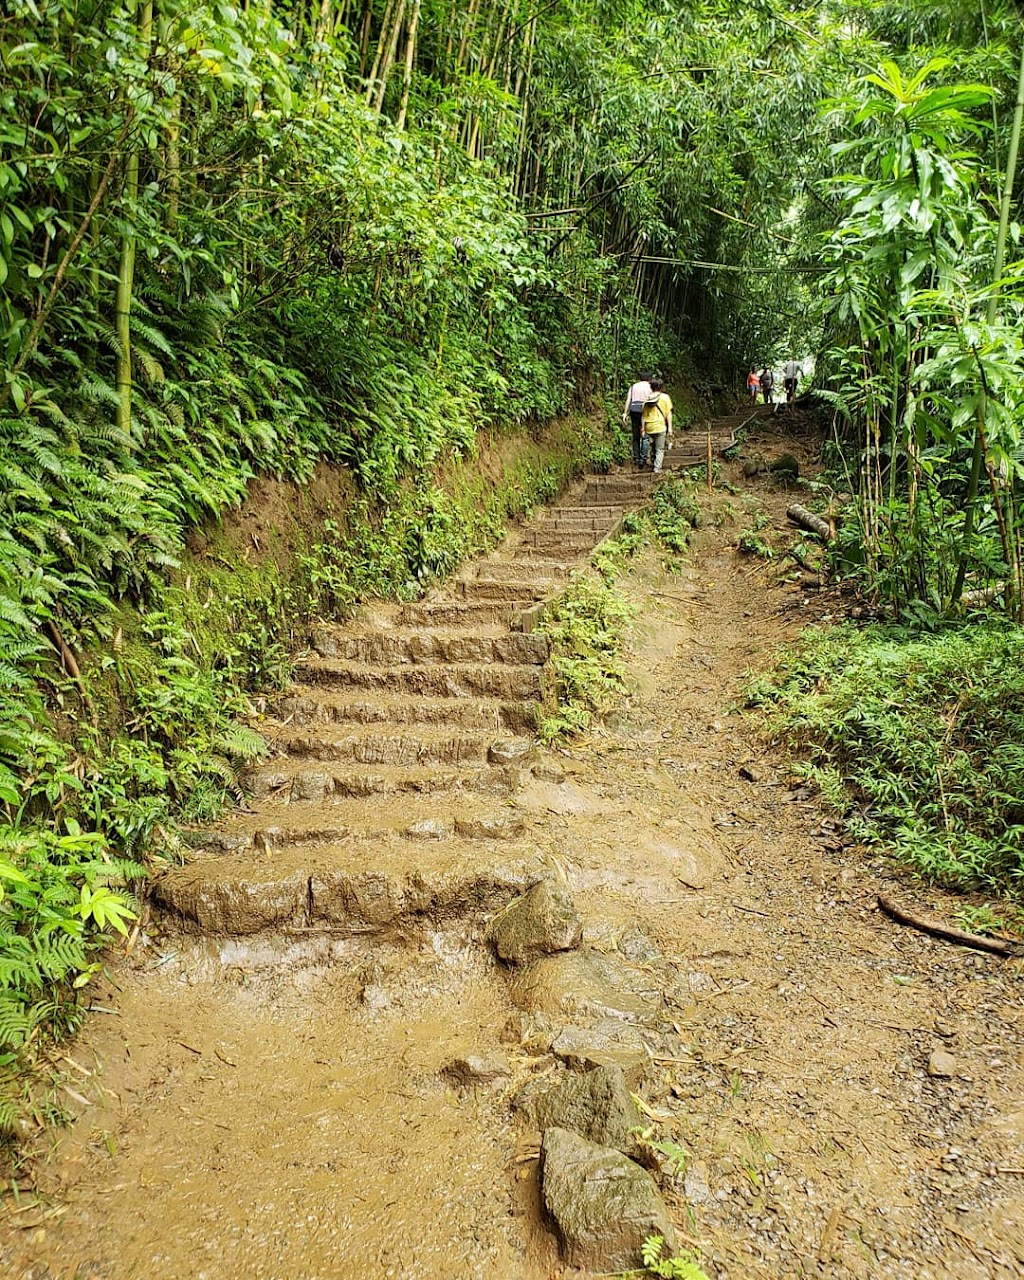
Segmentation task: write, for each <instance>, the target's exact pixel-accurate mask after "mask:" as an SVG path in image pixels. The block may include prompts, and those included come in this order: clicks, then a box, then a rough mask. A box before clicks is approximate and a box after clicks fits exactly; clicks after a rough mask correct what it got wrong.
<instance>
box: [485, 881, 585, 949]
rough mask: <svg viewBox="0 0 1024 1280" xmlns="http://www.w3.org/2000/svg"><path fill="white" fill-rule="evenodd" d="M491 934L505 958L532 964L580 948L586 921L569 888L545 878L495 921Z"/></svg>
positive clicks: (489, 934)
mask: <svg viewBox="0 0 1024 1280" xmlns="http://www.w3.org/2000/svg"><path fill="white" fill-rule="evenodd" d="M488 936H489V937H490V939H491V941H492V942H493V944H494V949H495V951H496V952H497V953H498V955H499V956H500V957H501V958H502V960H508V961H509V962H510V963H512V964H528V963H529V962H530V961H532V960H536V959H537V958H538V957H539V956H543V955H551V954H552V953H553V952H556V951H570V950H572V948H573V947H578V946H579V944H580V939H581V938H582V936H583V921H582V920H581V919H580V916H579V914H578V913H577V911H576V908H575V906H574V904H573V901H572V898H571V897H570V896H569V893H568V891H567V890H566V889H564V888H563V887H562V886H561V885H559V884H557V883H556V882H555V881H554V880H541V881H539V882H538V883H537V884H535V885H534V886H533V887H532V888H531V889H530V890H529V892H528V893H525V894H524V895H523V896H522V897H521V898H517V899H516V900H515V902H513V903H511V904H510V905H509V906H508V907H506V908H505V910H504V911H502V912H501V913H500V915H498V916H497V917H496V918H495V919H494V920H493V921H492V922H491V925H490V928H489V929H488Z"/></svg>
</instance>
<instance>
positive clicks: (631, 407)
mask: <svg viewBox="0 0 1024 1280" xmlns="http://www.w3.org/2000/svg"><path fill="white" fill-rule="evenodd" d="M653 376H654V375H653V374H650V373H642V374H641V375H640V379H639V381H637V382H634V383H633V385H632V386H631V387H630V389H629V391H628V392H627V393H626V405H625V408H624V409H623V410H622V425H623V426H626V424H627V423H628V424H629V425H630V427H631V429H632V432H633V466H634V467H645V466H646V465H647V452H648V443H647V437H646V436H645V435H644V430H643V421H644V409H646V407H647V401H648V400H650V399H651V398H652V391H651V378H652V377H653Z"/></svg>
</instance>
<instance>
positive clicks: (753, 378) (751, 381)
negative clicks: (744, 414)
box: [747, 365, 761, 404]
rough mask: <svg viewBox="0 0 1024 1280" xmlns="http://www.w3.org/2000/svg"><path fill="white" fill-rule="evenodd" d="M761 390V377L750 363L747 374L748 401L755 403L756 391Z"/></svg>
mask: <svg viewBox="0 0 1024 1280" xmlns="http://www.w3.org/2000/svg"><path fill="white" fill-rule="evenodd" d="M760 390H761V378H760V375H759V374H758V372H757V369H756V368H755V367H754V366H753V365H751V366H750V372H749V373H748V374H747V395H748V396H750V403H751V404H757V393H758V392H759V391H760Z"/></svg>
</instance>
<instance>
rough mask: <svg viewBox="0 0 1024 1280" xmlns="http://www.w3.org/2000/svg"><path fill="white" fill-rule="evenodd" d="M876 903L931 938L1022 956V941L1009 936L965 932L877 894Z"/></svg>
mask: <svg viewBox="0 0 1024 1280" xmlns="http://www.w3.org/2000/svg"><path fill="white" fill-rule="evenodd" d="M878 905H879V906H880V907H881V909H882V910H883V911H884V912H885V914H886V915H887V916H891V917H892V919H893V920H895V921H896V922H897V923H898V924H905V925H907V926H908V927H909V928H911V929H918V930H920V932H921V933H928V934H931V936H932V937H933V938H941V939H942V940H943V941H944V942H954V943H956V944H957V945H958V946H961V947H974V948H975V950H977V951H990V952H991V953H992V954H993V955H997V956H1004V957H1011V956H1024V942H1014V941H1012V940H1011V939H1009V938H985V937H983V936H982V935H981V934H980V933H965V932H964V930H963V929H954V928H953V927H952V925H946V924H942V923H941V921H938V920H926V919H924V918H923V917H922V916H915V915H911V913H910V912H909V911H904V910H903V908H902V907H898V906H897V905H896V903H895V902H893V901H892V900H891V899H890V898H886V897H883V896H882V894H879V895H878Z"/></svg>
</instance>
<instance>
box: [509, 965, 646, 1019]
mask: <svg viewBox="0 0 1024 1280" xmlns="http://www.w3.org/2000/svg"><path fill="white" fill-rule="evenodd" d="M512 999H513V1001H514V1002H515V1004H516V1005H517V1006H518V1008H520V1009H525V1010H526V1011H527V1013H550V1014H557V1015H564V1016H566V1017H570V1018H577V1017H581V1016H582V1017H584V1018H586V1017H591V1018H618V1019H620V1020H621V1021H624V1022H641V1023H644V1022H651V1021H653V1020H654V1018H655V1017H656V1016H657V1013H658V1010H659V1009H660V1007H661V992H660V991H658V990H657V988H655V987H653V986H652V984H651V982H650V980H649V979H648V978H646V977H645V976H644V975H643V974H642V973H640V972H638V971H637V970H636V969H632V968H630V966H629V965H627V964H624V963H623V962H622V961H621V960H620V959H618V958H617V957H616V956H611V955H604V954H603V953H602V952H600V951H593V950H591V949H589V948H584V949H583V950H580V951H564V952H562V953H561V954H559V955H554V956H545V957H544V958H543V959H542V960H538V961H537V962H536V963H535V964H532V965H530V967H529V968H528V969H523V970H521V971H520V972H519V973H518V974H517V975H516V977H515V980H514V981H513V983H512Z"/></svg>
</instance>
